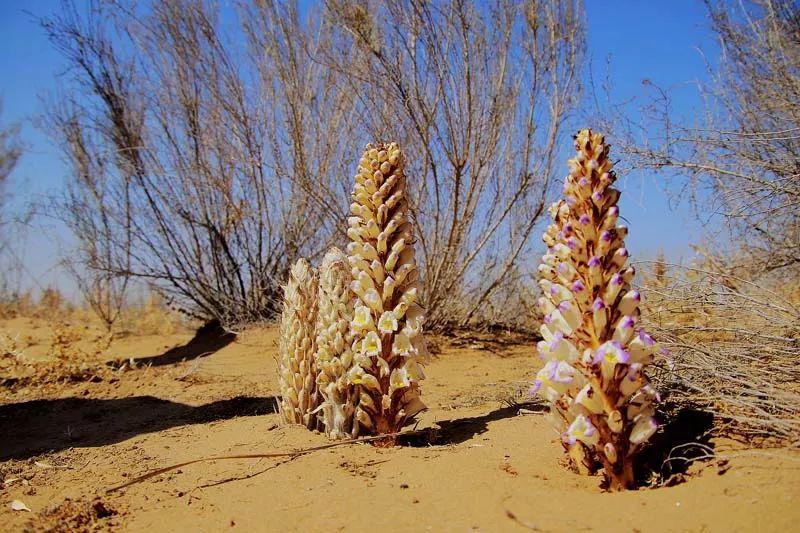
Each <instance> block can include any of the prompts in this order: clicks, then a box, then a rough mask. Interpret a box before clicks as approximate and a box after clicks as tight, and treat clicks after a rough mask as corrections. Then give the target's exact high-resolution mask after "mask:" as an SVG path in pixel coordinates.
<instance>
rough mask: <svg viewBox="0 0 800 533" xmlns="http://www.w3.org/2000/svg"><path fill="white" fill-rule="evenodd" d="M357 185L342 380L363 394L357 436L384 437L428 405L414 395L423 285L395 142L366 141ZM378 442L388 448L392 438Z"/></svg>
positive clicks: (421, 355) (422, 354)
mask: <svg viewBox="0 0 800 533" xmlns="http://www.w3.org/2000/svg"><path fill="white" fill-rule="evenodd" d="M355 181H356V184H355V187H354V188H353V195H352V200H353V203H352V204H351V205H350V211H351V214H352V216H351V217H350V218H349V219H348V226H349V227H348V230H347V235H348V237H349V239H350V243H349V244H348V246H347V256H348V261H349V263H350V267H351V273H352V276H353V282H352V285H351V287H352V290H353V293H354V294H355V309H354V317H353V323H352V333H353V345H352V346H353V366H352V368H351V369H350V370H349V371H348V373H347V376H348V381H349V383H350V384H351V385H358V386H359V390H360V393H359V404H358V406H357V407H356V413H355V419H356V423H357V424H358V425H359V430H358V431H359V432H361V433H368V434H373V435H375V434H377V435H381V434H389V433H395V432H397V431H399V430H400V429H401V428H402V427H403V426H404V425H406V424H407V423H408V422H410V421H411V419H412V418H413V417H414V415H416V414H417V413H418V412H419V411H421V410H422V409H424V408H425V406H424V404H423V403H422V401H421V400H420V398H419V395H420V392H419V381H420V380H422V379H423V377H424V376H423V373H422V366H421V363H423V362H424V361H425V360H426V358H427V349H426V347H425V339H424V337H423V334H422V323H423V318H424V317H423V310H422V308H421V307H420V306H419V305H418V304H417V299H418V297H419V293H420V290H421V287H420V283H419V281H418V277H419V276H418V273H417V263H416V259H415V258H414V246H413V243H414V232H413V228H412V226H411V222H410V221H409V219H408V203H407V200H406V177H405V175H404V173H403V156H402V154H401V153H400V150H399V149H398V147H397V144H396V143H391V144H382V143H379V144H377V145H374V146H373V145H372V144H368V145H367V147H366V151H365V152H364V155H363V156H362V157H361V160H360V161H359V165H358V171H357V172H356V176H355ZM379 444H381V445H387V446H390V445H392V444H394V438H391V437H389V438H387V439H386V440H385V441H383V442H380V443H379Z"/></svg>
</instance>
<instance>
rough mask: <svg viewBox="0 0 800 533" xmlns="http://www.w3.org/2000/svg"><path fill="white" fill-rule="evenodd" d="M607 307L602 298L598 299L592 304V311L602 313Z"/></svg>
mask: <svg viewBox="0 0 800 533" xmlns="http://www.w3.org/2000/svg"><path fill="white" fill-rule="evenodd" d="M605 307H606V303H605V302H604V301H603V299H602V298H596V299H595V301H594V303H592V311H600V310H601V309H605Z"/></svg>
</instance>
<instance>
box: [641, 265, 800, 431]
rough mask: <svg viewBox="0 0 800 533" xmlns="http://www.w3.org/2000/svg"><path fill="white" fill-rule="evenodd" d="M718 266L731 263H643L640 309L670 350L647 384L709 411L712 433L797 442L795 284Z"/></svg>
mask: <svg viewBox="0 0 800 533" xmlns="http://www.w3.org/2000/svg"><path fill="white" fill-rule="evenodd" d="M723 264H736V262H731V261H725V262H721V261H719V260H718V259H713V258H708V259H706V260H703V261H701V262H699V263H697V264H696V265H694V266H690V267H686V266H679V265H668V264H666V263H664V262H663V260H661V261H655V262H651V263H644V264H642V266H643V267H644V268H646V269H647V271H648V276H647V277H646V281H645V285H646V288H645V291H646V292H645V293H646V294H647V295H648V297H649V298H648V300H647V301H646V302H645V305H646V308H647V309H646V312H645V313H643V314H644V316H645V317H646V318H647V322H649V324H648V328H649V329H651V330H652V331H653V332H654V335H656V336H657V337H658V338H659V339H660V340H661V341H662V342H663V343H664V344H665V345H666V346H667V347H668V348H669V350H670V354H669V356H668V357H667V358H666V359H664V360H662V362H661V364H660V365H659V370H657V371H656V372H654V375H653V379H654V382H655V383H656V385H657V386H658V388H659V389H660V390H662V391H668V392H669V396H670V400H671V403H672V404H673V405H675V406H676V407H678V408H681V407H692V408H699V409H701V410H703V411H707V412H709V413H711V414H713V415H714V417H715V419H716V421H717V432H718V434H721V435H727V436H731V437H734V438H737V439H738V440H741V441H743V442H745V443H747V444H754V443H756V442H757V443H758V444H760V445H770V444H774V445H784V446H792V447H797V446H800V439H798V433H799V432H800V387H799V386H798V383H800V367H798V361H800V298H798V287H799V286H800V283H798V280H797V279H795V280H794V282H793V283H791V282H788V283H787V282H786V281H785V280H781V281H778V280H773V279H763V278H758V277H756V276H754V275H753V274H754V273H752V272H751V273H749V274H750V275H748V273H746V272H739V273H738V275H737V274H734V273H731V272H730V271H726V270H724V269H723V268H722V267H721V265H723Z"/></svg>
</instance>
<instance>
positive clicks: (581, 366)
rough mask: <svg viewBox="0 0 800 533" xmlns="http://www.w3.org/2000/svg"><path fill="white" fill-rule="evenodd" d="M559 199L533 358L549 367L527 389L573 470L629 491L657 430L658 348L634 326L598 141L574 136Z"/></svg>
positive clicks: (586, 133)
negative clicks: (651, 374)
mask: <svg viewBox="0 0 800 533" xmlns="http://www.w3.org/2000/svg"><path fill="white" fill-rule="evenodd" d="M575 149H576V150H577V154H576V156H575V157H574V158H573V159H570V160H569V162H568V165H569V175H568V176H567V177H566V182H565V185H564V199H562V200H560V201H558V202H556V203H554V204H553V205H552V206H551V207H550V215H551V216H552V218H553V223H552V224H551V225H550V226H548V228H547V230H546V232H545V234H544V236H543V240H544V242H545V244H546V245H547V246H548V250H547V253H546V254H545V255H544V256H543V257H542V262H541V264H540V265H539V275H540V281H539V284H540V286H541V288H542V291H543V293H544V295H543V296H542V297H541V298H540V300H539V305H540V306H541V310H542V312H543V314H544V315H545V317H544V323H543V324H542V326H541V334H542V337H543V340H542V341H540V342H539V343H538V346H537V348H538V353H539V355H540V357H541V358H542V359H543V360H544V361H545V365H544V367H543V368H542V369H541V370H540V371H539V373H538V374H537V379H536V382H535V384H534V388H533V391H534V392H535V393H537V394H539V395H540V396H541V397H543V398H544V399H545V400H547V401H548V402H549V403H550V406H551V413H552V415H553V418H554V419H555V421H556V423H557V425H558V426H559V428H560V430H561V431H562V432H563V433H562V441H563V444H564V447H565V449H566V450H567V451H568V453H569V456H570V458H571V461H572V462H573V464H574V466H575V467H576V468H577V469H578V471H579V472H582V473H593V472H595V471H596V470H597V468H598V467H599V466H600V465H602V467H603V473H604V477H605V481H606V483H607V486H608V488H609V489H610V490H624V489H629V488H632V487H634V485H635V478H634V458H635V455H636V453H637V452H638V451H639V450H641V449H642V446H643V445H644V444H645V443H646V442H647V441H648V439H649V438H650V437H651V435H652V434H653V433H654V432H655V431H656V428H657V427H658V426H657V423H656V420H655V418H654V414H655V410H654V405H653V404H654V402H655V401H657V399H658V394H657V393H656V391H655V390H654V389H653V387H652V386H651V385H650V384H649V380H648V378H647V375H646V373H645V369H646V367H647V365H648V364H650V363H651V362H652V361H653V357H654V354H655V353H656V351H657V349H658V348H657V345H656V343H655V342H654V340H653V339H652V338H651V337H650V336H649V335H648V334H647V333H646V332H645V331H644V330H643V329H642V328H640V327H638V325H639V319H640V312H639V303H640V299H641V296H640V294H639V292H638V291H637V290H636V289H633V288H631V281H632V280H633V277H634V274H635V270H634V268H633V266H626V262H627V260H628V255H629V253H628V250H627V249H626V248H625V244H624V240H625V236H626V235H627V233H628V229H627V227H626V226H624V225H622V224H619V223H618V221H619V208H618V207H617V201H618V200H619V196H620V191H619V190H617V189H615V188H613V187H612V185H613V183H614V182H615V180H616V176H615V175H614V173H613V172H612V170H611V169H612V163H611V161H610V160H609V158H608V153H609V148H608V145H606V144H605V141H604V138H603V136H602V135H600V134H598V133H593V132H592V131H591V130H588V129H586V130H582V131H580V132H579V133H578V134H577V136H576V137H575Z"/></svg>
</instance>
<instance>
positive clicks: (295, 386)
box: [278, 259, 318, 429]
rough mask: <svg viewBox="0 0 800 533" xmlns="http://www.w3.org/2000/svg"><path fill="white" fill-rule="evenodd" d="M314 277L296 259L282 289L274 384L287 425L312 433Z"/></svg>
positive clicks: (306, 265)
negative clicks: (277, 390) (308, 430)
mask: <svg viewBox="0 0 800 533" xmlns="http://www.w3.org/2000/svg"><path fill="white" fill-rule="evenodd" d="M317 286H318V281H317V275H316V273H315V272H314V270H313V269H312V268H311V265H309V263H308V261H306V260H305V259H299V260H298V261H297V262H296V263H295V264H294V265H293V266H292V268H291V270H290V272H289V280H288V282H287V283H286V286H285V287H284V297H283V312H282V314H281V324H280V339H279V342H278V382H279V385H280V389H281V402H280V411H281V416H282V418H283V420H284V421H285V422H287V423H290V424H303V425H304V426H306V427H307V428H309V429H316V427H317V417H316V415H315V414H314V413H313V411H314V410H315V409H316V407H317V403H318V394H317V384H316V377H317V369H316V363H315V361H314V352H315V331H314V326H315V323H316V321H317Z"/></svg>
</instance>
